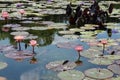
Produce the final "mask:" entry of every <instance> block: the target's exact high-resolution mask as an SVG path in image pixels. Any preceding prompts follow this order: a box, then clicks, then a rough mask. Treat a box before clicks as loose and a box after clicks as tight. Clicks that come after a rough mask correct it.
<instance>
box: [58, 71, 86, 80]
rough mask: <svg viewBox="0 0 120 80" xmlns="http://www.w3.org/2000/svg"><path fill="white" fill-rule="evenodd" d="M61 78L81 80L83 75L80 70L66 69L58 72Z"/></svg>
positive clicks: (63, 79)
mask: <svg viewBox="0 0 120 80" xmlns="http://www.w3.org/2000/svg"><path fill="white" fill-rule="evenodd" d="M58 77H59V78H60V79H61V80H83V78H84V77H85V75H84V74H83V73H82V72H81V71H77V70H68V71H63V72H60V73H58Z"/></svg>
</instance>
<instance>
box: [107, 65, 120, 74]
mask: <svg viewBox="0 0 120 80" xmlns="http://www.w3.org/2000/svg"><path fill="white" fill-rule="evenodd" d="M108 69H110V70H111V71H112V72H114V73H116V74H120V65H118V64H112V65H109V66H108Z"/></svg>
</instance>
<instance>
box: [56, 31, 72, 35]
mask: <svg viewBox="0 0 120 80" xmlns="http://www.w3.org/2000/svg"><path fill="white" fill-rule="evenodd" d="M58 33H59V34H66V35H67V34H68V35H71V34H73V33H74V32H73V31H59V32H58Z"/></svg>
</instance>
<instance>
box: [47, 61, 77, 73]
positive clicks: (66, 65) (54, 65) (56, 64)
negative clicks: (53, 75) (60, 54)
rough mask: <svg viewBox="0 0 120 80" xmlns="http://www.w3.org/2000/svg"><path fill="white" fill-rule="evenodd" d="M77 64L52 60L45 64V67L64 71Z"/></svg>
mask: <svg viewBox="0 0 120 80" xmlns="http://www.w3.org/2000/svg"><path fill="white" fill-rule="evenodd" d="M76 66H77V65H76V64H75V63H74V62H69V61H68V60H66V61H54V62H50V63H48V64H47V65H46V68H47V69H52V70H54V71H66V70H71V69H74V68H75V67H76Z"/></svg>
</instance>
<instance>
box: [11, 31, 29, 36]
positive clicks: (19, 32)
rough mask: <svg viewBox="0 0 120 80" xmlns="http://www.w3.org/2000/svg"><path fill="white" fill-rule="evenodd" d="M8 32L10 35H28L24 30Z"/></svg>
mask: <svg viewBox="0 0 120 80" xmlns="http://www.w3.org/2000/svg"><path fill="white" fill-rule="evenodd" d="M10 34H11V35H15V36H17V35H20V36H28V35H29V33H28V32H25V31H18V32H11V33H10Z"/></svg>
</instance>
